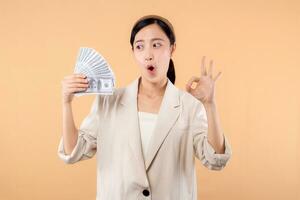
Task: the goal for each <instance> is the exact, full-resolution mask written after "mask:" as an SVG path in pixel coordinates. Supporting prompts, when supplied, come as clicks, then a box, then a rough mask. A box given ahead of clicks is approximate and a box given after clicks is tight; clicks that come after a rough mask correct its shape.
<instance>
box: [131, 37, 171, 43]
mask: <svg viewBox="0 0 300 200" xmlns="http://www.w3.org/2000/svg"><path fill="white" fill-rule="evenodd" d="M154 40H160V41H165V40H164V39H162V38H152V39H151V41H154ZM137 42H144V40H137V41H135V42H134V43H137Z"/></svg>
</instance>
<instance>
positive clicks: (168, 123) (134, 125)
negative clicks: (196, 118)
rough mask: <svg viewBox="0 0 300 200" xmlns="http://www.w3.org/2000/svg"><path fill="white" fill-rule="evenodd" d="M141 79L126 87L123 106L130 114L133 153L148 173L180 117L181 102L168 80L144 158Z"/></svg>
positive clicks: (129, 129) (176, 91) (129, 123)
mask: <svg viewBox="0 0 300 200" xmlns="http://www.w3.org/2000/svg"><path fill="white" fill-rule="evenodd" d="M139 79H140V77H139V78H137V79H136V80H135V81H133V82H132V83H131V84H130V85H129V86H128V87H126V89H125V93H124V96H123V97H122V99H121V104H122V105H124V106H125V109H126V113H128V115H127V116H128V117H127V120H128V121H127V124H128V126H127V127H128V131H129V132H130V134H129V135H128V137H129V146H130V147H131V148H132V152H133V154H135V157H136V159H137V161H138V163H140V165H141V167H143V168H144V170H145V169H146V171H147V170H148V169H149V167H150V165H151V163H152V161H153V160H154V158H155V156H156V154H157V152H158V150H159V149H160V147H161V145H162V143H163V142H164V140H165V138H166V137H167V135H168V134H169V131H170V129H171V128H172V126H173V125H174V123H175V122H176V120H177V118H178V116H179V112H180V109H179V106H180V103H179V102H180V101H179V91H178V89H177V88H176V87H175V86H174V85H173V84H172V82H171V81H170V80H168V83H167V87H166V90H165V93H164V97H163V100H162V103H161V106H160V110H159V113H158V118H157V121H156V126H155V128H154V131H153V133H152V136H151V140H150V143H149V146H148V151H147V154H146V158H144V157H143V153H142V142H141V134H140V128H139V119H138V107H137V95H138V84H139Z"/></svg>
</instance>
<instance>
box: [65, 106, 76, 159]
mask: <svg viewBox="0 0 300 200" xmlns="http://www.w3.org/2000/svg"><path fill="white" fill-rule="evenodd" d="M77 138H78V129H77V128H76V126H75V123H74V119H73V112H72V105H71V102H69V103H63V141H64V149H65V153H66V154H67V155H69V154H71V153H72V151H73V149H74V147H75V146H76V143H77Z"/></svg>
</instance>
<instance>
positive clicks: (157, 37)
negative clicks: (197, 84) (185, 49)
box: [133, 24, 175, 83]
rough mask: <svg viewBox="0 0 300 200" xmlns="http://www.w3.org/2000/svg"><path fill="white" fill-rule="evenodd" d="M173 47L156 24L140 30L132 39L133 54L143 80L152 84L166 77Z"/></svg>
mask: <svg viewBox="0 0 300 200" xmlns="http://www.w3.org/2000/svg"><path fill="white" fill-rule="evenodd" d="M174 50H175V45H171V46H170V40H169V38H168V37H167V35H166V34H165V33H164V32H163V30H162V29H161V28H160V27H159V25H157V24H151V25H148V26H145V27H144V28H142V29H141V30H140V31H139V32H138V33H137V34H136V35H135V38H134V42H133V54H134V57H135V61H136V62H137V64H138V66H139V67H140V69H141V76H142V78H143V79H146V80H147V81H150V82H152V83H158V82H160V81H163V80H165V79H166V77H167V72H168V67H169V62H170V58H171V56H172V53H173V52H174Z"/></svg>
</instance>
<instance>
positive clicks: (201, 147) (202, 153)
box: [192, 102, 232, 170]
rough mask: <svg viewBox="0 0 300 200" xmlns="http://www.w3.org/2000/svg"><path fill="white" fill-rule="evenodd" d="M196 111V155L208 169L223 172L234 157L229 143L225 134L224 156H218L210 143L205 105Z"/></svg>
mask: <svg viewBox="0 0 300 200" xmlns="http://www.w3.org/2000/svg"><path fill="white" fill-rule="evenodd" d="M195 110H196V112H195V113H194V118H193V120H192V131H193V146H194V154H195V156H196V157H197V158H198V159H199V160H200V161H201V163H202V164H203V165H204V166H205V167H206V168H208V169H210V170H221V169H223V168H224V167H225V166H226V163H227V162H228V161H229V159H230V157H231V155H232V150H231V146H230V144H229V141H228V139H227V137H226V136H225V135H224V134H223V136H224V144H225V152H224V154H217V153H216V152H215V150H214V148H213V147H212V145H211V144H210V143H209V142H208V138H207V133H208V123H207V115H206V111H205V108H204V106H203V104H202V103H201V102H200V104H198V105H197V106H196V109H195Z"/></svg>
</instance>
